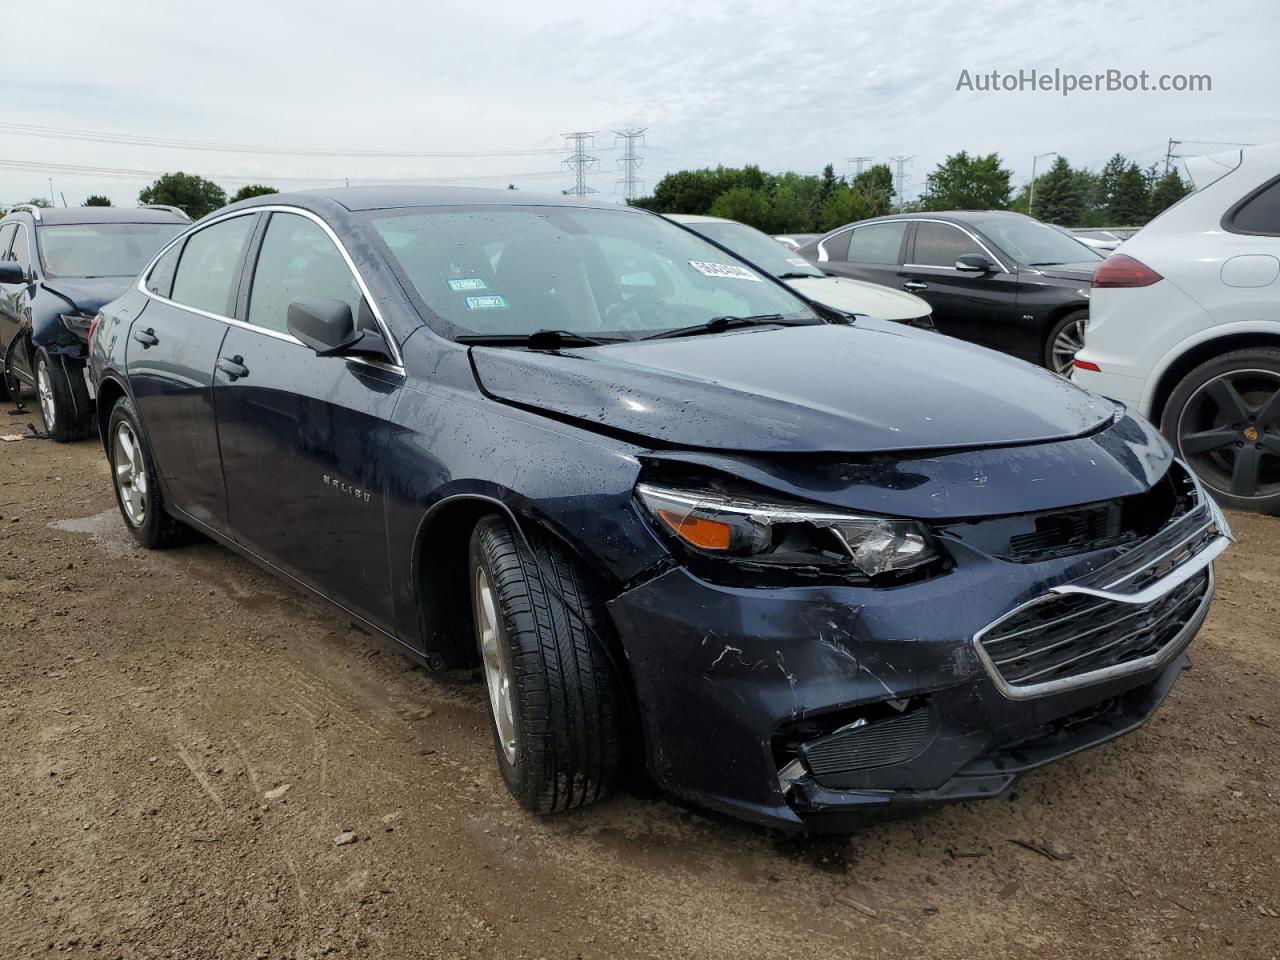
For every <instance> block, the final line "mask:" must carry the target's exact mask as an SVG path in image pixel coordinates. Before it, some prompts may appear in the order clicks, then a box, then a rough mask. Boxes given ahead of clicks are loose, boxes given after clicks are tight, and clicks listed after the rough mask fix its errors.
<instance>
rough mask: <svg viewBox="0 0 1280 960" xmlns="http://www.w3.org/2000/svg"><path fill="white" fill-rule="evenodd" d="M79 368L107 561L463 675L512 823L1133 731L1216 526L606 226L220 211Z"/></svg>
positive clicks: (795, 823) (981, 788)
mask: <svg viewBox="0 0 1280 960" xmlns="http://www.w3.org/2000/svg"><path fill="white" fill-rule="evenodd" d="M91 353H92V365H93V375H94V379H95V382H96V385H97V390H98V396H99V406H98V410H99V419H100V428H101V435H102V438H103V442H104V444H105V448H106V452H107V456H108V457H109V459H110V463H111V472H112V476H113V478H114V482H115V489H116V494H117V497H118V499H119V504H120V509H121V513H122V515H123V517H124V520H125V522H126V524H127V525H128V527H129V529H130V530H131V531H132V533H133V535H134V536H135V537H136V538H137V539H138V540H139V541H140V542H141V543H143V544H144V545H146V546H149V547H161V546H166V545H169V544H172V543H175V542H177V541H179V540H180V539H182V537H183V535H184V533H185V532H186V528H192V529H195V530H198V531H200V532H201V533H204V534H206V535H208V536H209V537H212V538H214V539H215V540H218V541H220V542H222V543H224V544H226V545H227V546H229V547H231V548H233V549H235V550H238V551H240V552H242V553H244V554H245V555H247V556H248V557H250V558H252V559H254V560H255V561H257V562H258V563H260V564H262V565H263V566H265V567H267V568H268V569H269V570H271V571H273V572H275V573H277V574H279V575H280V576H282V577H284V578H286V579H288V580H290V581H291V582H293V583H295V584H297V585H298V586H300V587H302V588H305V589H307V590H310V591H312V592H314V593H316V594H318V595H319V596H321V597H323V598H325V599H327V600H329V601H331V602H332V603H334V604H336V605H338V606H339V607H341V608H342V609H343V610H345V611H347V612H348V613H349V614H350V615H352V616H353V617H355V618H357V619H358V620H359V621H360V622H361V623H362V624H364V625H365V626H366V627H367V628H368V629H370V630H372V631H375V632H377V633H380V634H384V635H385V636H387V637H389V638H391V639H393V640H395V641H396V642H397V643H398V644H399V645H400V646H401V648H402V649H403V650H404V652H405V653H407V654H408V655H409V656H411V657H414V658H416V659H417V660H419V661H421V662H422V663H424V664H425V665H426V666H428V667H429V668H431V669H434V670H444V669H448V668H460V667H474V666H479V668H480V669H481V672H482V673H483V675H484V677H485V680H486V682H487V687H488V698H489V704H490V706H491V708H492V710H491V715H492V728H493V734H494V740H495V744H496V754H497V762H498V765H499V767H500V768H501V771H502V774H503V777H504V778H505V780H506V782H507V784H508V785H509V787H510V788H511V792H512V793H513V795H514V796H515V797H516V798H517V799H518V800H519V802H520V803H521V804H523V805H524V806H525V807H527V808H528V809H530V810H534V811H537V812H541V813H548V812H553V811H559V810H565V809H568V808H571V807H575V806H578V805H581V804H584V803H588V802H591V801H593V800H596V799H598V798H600V797H602V796H603V795H605V794H606V793H608V792H609V790H610V789H611V788H612V787H613V786H614V784H615V783H616V781H617V780H618V777H619V774H620V772H621V771H622V770H623V768H624V767H635V766H638V765H640V764H642V763H643V764H644V765H645V766H646V767H647V770H648V772H649V774H650V775H651V776H652V778H653V779H654V780H656V781H657V782H658V783H659V784H661V785H662V786H663V787H665V788H666V789H668V790H670V791H671V792H673V793H674V794H677V795H679V796H682V797H685V798H687V799H690V800H692V801H694V802H696V803H699V804H702V805H705V806H708V807H712V808H716V809H719V810H723V811H727V812H729V813H732V814H734V815H737V816H741V817H745V818H748V819H751V820H755V821H757V822H761V823H767V824H772V825H777V826H783V827H791V828H814V829H817V828H828V827H843V826H846V825H847V824H849V823H851V822H854V821H855V820H856V819H857V815H860V814H862V813H865V812H868V811H875V810H881V809H884V808H886V807H889V806H891V805H904V804H913V803H920V802H928V801H936V800H949V799H963V798H973V797H984V796H993V795H995V794H997V793H999V792H1001V791H1002V790H1004V789H1005V788H1006V787H1008V786H1009V785H1010V784H1011V783H1012V782H1013V781H1014V779H1015V778H1016V777H1017V776H1018V775H1019V774H1021V773H1022V772H1024V771H1026V770H1028V769H1031V768H1033V767H1036V766H1038V765H1040V764H1043V763H1046V762H1048V761H1050V760H1053V759H1055V758H1058V757H1061V756H1064V755H1066V754H1069V753H1072V752H1075V751H1077V750H1080V749H1083V748H1085V747H1089V746H1092V745H1094V744H1097V743H1100V742H1102V741H1104V740H1107V739H1110V738H1112V737H1115V736H1117V735H1119V734H1121V733H1124V732H1126V731H1128V730H1131V729H1133V728H1134V727H1136V726H1138V725H1139V724H1141V723H1142V722H1143V721H1144V720H1145V719H1146V718H1147V717H1148V716H1149V715H1150V714H1151V713H1152V712H1153V711H1154V710H1155V709H1156V708H1157V706H1158V705H1159V704H1160V702H1161V701H1162V700H1163V699H1164V697H1165V695H1166V694H1167V693H1168V692H1169V689H1170V687H1171V686H1172V685H1173V683H1174V681H1175V679H1176V678H1177V676H1178V674H1179V673H1180V672H1181V670H1182V669H1183V668H1184V667H1185V666H1186V665H1187V662H1188V661H1187V658H1186V649H1187V646H1188V644H1189V643H1190V642H1191V640H1192V637H1193V636H1194V635H1195V633H1196V631H1197V630H1198V629H1199V627H1200V624H1201V623H1202V622H1203V620H1204V618H1205V615H1206V613H1207V611H1208V607H1209V603H1210V600H1211V598H1212V594H1213V567H1212V561H1213V559H1214V557H1216V556H1217V555H1218V554H1219V553H1220V552H1221V551H1222V550H1223V549H1224V547H1225V546H1226V545H1227V542H1228V537H1229V533H1228V531H1227V528H1226V524H1225V522H1224V521H1223V519H1222V517H1221V515H1220V513H1219V512H1218V511H1217V509H1216V508H1215V507H1214V506H1213V504H1212V503H1211V502H1210V501H1209V500H1208V499H1207V498H1206V497H1205V495H1204V492H1203V490H1202V489H1201V488H1200V486H1199V485H1198V484H1197V482H1196V481H1195V479H1194V478H1193V477H1192V476H1191V475H1190V474H1189V473H1188V471H1187V470H1186V469H1185V468H1184V467H1183V466H1182V465H1181V464H1180V463H1178V462H1176V461H1175V460H1174V459H1173V457H1172V455H1171V453H1170V450H1169V447H1168V446H1167V445H1166V444H1165V442H1164V440H1162V439H1161V438H1160V436H1159V435H1158V434H1157V433H1156V431H1155V430H1153V429H1152V428H1151V427H1150V426H1149V425H1148V424H1146V423H1145V422H1143V421H1141V420H1138V419H1135V418H1133V417H1131V416H1128V415H1127V414H1126V412H1125V411H1124V409H1123V408H1121V407H1119V406H1118V405H1116V404H1114V403H1112V402H1110V401H1107V400H1104V399H1101V398H1099V397H1096V396H1093V395H1090V394H1088V393H1085V392H1084V391H1082V390H1080V389H1078V388H1077V387H1075V386H1073V385H1072V384H1071V383H1069V382H1067V381H1065V380H1062V379H1060V378H1058V377H1055V376H1053V375H1051V374H1049V373H1047V372H1044V371H1042V370H1037V369H1035V368H1033V367H1031V366H1029V365H1027V364H1025V363H1023V362H1021V361H1018V360H1014V359H1012V358H1009V357H1006V356H1003V355H1001V354H997V353H994V352H991V351H988V350H985V349H982V348H979V347H975V346H971V345H968V344H965V343H961V342H959V341H955V340H951V339H948V338H946V337H942V336H939V335H937V334H934V333H931V332H927V331H922V330H915V329H911V328H908V327H904V326H902V325H899V324H893V323H881V322H876V321H871V320H865V319H862V318H855V319H852V320H851V319H850V318H849V317H847V316H845V315H836V314H830V313H827V312H825V308H823V307H820V306H818V305H815V304H811V303H809V302H807V301H805V300H803V299H801V298H800V297H799V296H797V295H796V294H795V293H793V292H792V291H790V290H789V289H788V288H787V287H785V286H784V285H782V284H781V283H779V282H777V281H775V280H773V279H772V278H771V277H769V276H768V275H766V274H764V273H763V272H762V271H760V270H757V269H755V268H753V267H752V265H751V264H749V263H746V262H744V261H741V260H738V259H736V258H735V257H734V256H733V255H731V254H730V253H728V252H727V251H725V250H724V249H722V248H720V247H718V246H716V245H714V244H713V243H711V242H709V241H707V240H705V239H703V238H701V237H699V236H697V235H696V234H693V233H691V232H689V231H688V230H685V229H684V228H682V227H680V226H677V225H675V224H673V223H670V222H668V221H666V220H664V219H662V218H660V217H657V216H654V215H652V214H649V213H646V212H644V211H640V210H636V209H630V208H626V207H618V206H614V205H611V204H602V203H589V202H584V201H581V200H578V199H573V198H564V197H534V198H530V197H529V196H528V195H526V194H518V195H513V194H511V193H510V192H508V191H494V192H489V191H477V190H437V189H350V190H334V191H328V192H318V193H298V194H293V195H275V196H270V197H263V198H258V199H255V200H249V201H245V202H244V203H241V204H236V205H234V206H231V207H228V208H225V209H224V210H222V211H219V212H218V213H216V214H213V215H211V216H209V217H207V218H205V219H204V220H202V221H200V222H199V223H197V224H195V225H194V226H193V227H191V228H190V229H188V230H187V231H186V232H185V233H183V234H182V235H181V236H180V237H178V238H177V239H176V240H175V241H173V242H172V243H170V244H169V245H168V246H167V247H166V248H164V249H163V250H162V251H161V252H160V253H159V254H158V255H157V256H156V258H155V259H154V260H153V261H152V262H151V264H150V265H149V266H148V267H147V268H146V270H145V271H144V272H143V274H142V275H141V277H140V278H139V279H138V281H137V283H136V285H135V286H134V287H132V288H131V289H130V290H129V292H128V293H127V294H126V295H125V296H123V297H121V298H120V299H119V300H116V301H115V302H114V303H112V304H110V305H109V306H108V307H106V308H105V309H104V310H103V311H102V313H101V314H100V316H99V318H98V320H97V321H96V323H95V328H94V331H93V335H92V349H91Z"/></svg>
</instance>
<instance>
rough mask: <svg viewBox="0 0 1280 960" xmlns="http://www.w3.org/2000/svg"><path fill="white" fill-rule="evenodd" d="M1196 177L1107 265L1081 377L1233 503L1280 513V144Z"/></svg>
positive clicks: (1238, 155)
mask: <svg viewBox="0 0 1280 960" xmlns="http://www.w3.org/2000/svg"><path fill="white" fill-rule="evenodd" d="M1187 168H1188V171H1189V172H1190V173H1191V179H1192V183H1193V184H1194V186H1195V187H1196V191H1195V192H1194V193H1192V194H1190V195H1189V196H1187V197H1184V198H1183V199H1182V200H1180V201H1179V202H1178V203H1176V204H1174V205H1173V206H1172V207H1170V208H1169V209H1168V210H1166V211H1165V212H1164V213H1162V214H1160V216H1159V217H1157V218H1156V219H1155V220H1153V221H1151V223H1149V224H1147V225H1146V226H1145V227H1143V228H1142V230H1141V232H1139V233H1137V234H1135V235H1134V236H1133V238H1132V239H1130V240H1127V241H1125V244H1124V247H1123V249H1122V250H1121V251H1119V252H1117V253H1113V254H1112V255H1111V256H1110V257H1108V258H1107V259H1106V260H1104V261H1102V263H1101V264H1099V266H1098V269H1097V272H1096V273H1095V274H1094V277H1093V290H1092V296H1091V298H1090V306H1089V323H1088V326H1087V327H1086V329H1085V345H1084V349H1083V350H1081V351H1080V352H1079V353H1078V354H1077V355H1076V359H1075V369H1074V371H1073V373H1072V377H1073V379H1074V380H1075V381H1076V382H1077V383H1079V384H1080V385H1081V386H1082V387H1086V388H1087V389H1089V390H1093V391H1095V392H1097V393H1101V394H1105V395H1106V396H1109V397H1112V398H1114V399H1116V400H1120V401H1122V402H1123V403H1125V404H1128V405H1129V406H1130V407H1132V408H1133V409H1136V410H1138V411H1139V412H1140V413H1142V414H1143V415H1144V416H1146V417H1148V418H1150V419H1151V420H1152V421H1154V422H1156V423H1158V424H1159V425H1160V429H1161V431H1162V432H1163V433H1164V435H1165V436H1166V437H1168V438H1169V441H1170V443H1172V444H1173V445H1174V446H1175V448H1176V449H1177V451H1178V454H1179V455H1180V456H1181V457H1183V458H1184V459H1185V460H1186V461H1187V462H1188V463H1189V464H1190V465H1191V466H1192V467H1193V468H1194V469H1195V471H1196V473H1197V474H1198V475H1199V477H1200V479H1201V480H1203V481H1204V483H1205V484H1206V485H1207V486H1208V487H1209V488H1210V489H1212V490H1213V491H1214V493H1215V495H1216V496H1217V497H1218V499H1219V500H1221V501H1222V502H1223V503H1225V504H1227V505H1228V506H1232V507H1236V508H1239V509H1244V510H1255V511H1259V512H1263V513H1273V514H1280V144H1274V145H1269V146H1261V147H1250V148H1245V149H1244V150H1233V151H1230V152H1228V153H1226V154H1215V155H1213V156H1210V157H1198V158H1194V159H1192V160H1189V161H1188V162H1187Z"/></svg>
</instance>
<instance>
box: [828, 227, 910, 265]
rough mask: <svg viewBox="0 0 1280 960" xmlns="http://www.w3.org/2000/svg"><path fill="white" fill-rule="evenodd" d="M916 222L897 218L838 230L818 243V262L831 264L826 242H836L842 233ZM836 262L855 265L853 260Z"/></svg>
mask: <svg viewBox="0 0 1280 960" xmlns="http://www.w3.org/2000/svg"><path fill="white" fill-rule="evenodd" d="M914 222H915V221H914V220H913V219H912V218H910V217H895V218H894V219H892V220H877V221H876V222H875V224H870V223H863V224H860V225H858V226H853V227H843V228H841V229H839V230H837V231H836V232H835V233H829V234H827V235H826V236H825V237H823V238H822V239H821V240H819V241H818V262H819V263H827V262H829V261H830V260H831V257H830V255H829V254H828V253H827V248H826V242H827V241H828V240H834V239H835V238H836V237H838V236H840V234H842V233H853V231H855V230H858V229H860V228H861V227H870V226H877V225H879V224H882V223H905V224H908V225H910V224H912V223H914ZM899 246H901V241H899ZM836 262H837V263H853V262H854V261H852V260H837V261H836ZM870 266H874V267H891V266H901V264H897V263H893V264H891V263H874V264H870Z"/></svg>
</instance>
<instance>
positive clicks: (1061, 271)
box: [1035, 260, 1102, 282]
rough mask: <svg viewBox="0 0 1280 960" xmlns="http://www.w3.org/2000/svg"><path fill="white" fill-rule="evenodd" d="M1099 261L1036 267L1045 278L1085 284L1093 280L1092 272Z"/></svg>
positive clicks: (1096, 267)
mask: <svg viewBox="0 0 1280 960" xmlns="http://www.w3.org/2000/svg"><path fill="white" fill-rule="evenodd" d="M1101 262H1102V261H1101V260H1086V261H1083V262H1081V263H1055V264H1051V265H1047V266H1043V267H1036V268H1035V269H1036V270H1039V271H1040V272H1041V273H1043V274H1044V275H1045V276H1046V277H1052V278H1053V279H1055V280H1083V281H1085V282H1088V281H1091V280H1093V271H1094V270H1097V269H1098V264H1100V263H1101Z"/></svg>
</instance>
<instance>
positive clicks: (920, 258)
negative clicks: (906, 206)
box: [911, 220, 986, 269]
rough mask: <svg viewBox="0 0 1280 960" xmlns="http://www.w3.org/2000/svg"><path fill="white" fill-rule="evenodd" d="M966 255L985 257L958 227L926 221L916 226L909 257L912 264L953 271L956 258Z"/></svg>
mask: <svg viewBox="0 0 1280 960" xmlns="http://www.w3.org/2000/svg"><path fill="white" fill-rule="evenodd" d="M967 253H976V254H979V255H981V256H986V254H984V253H983V252H982V248H981V247H980V246H978V244H977V243H976V242H975V241H974V239H973V238H972V237H971V236H969V235H968V234H967V233H965V232H964V231H963V230H961V229H959V228H958V227H953V226H951V225H950V224H947V223H933V222H930V221H927V220H926V221H921V222H920V223H919V224H918V225H917V226H916V249H915V253H913V254H912V255H911V259H912V261H913V262H914V263H917V264H919V265H920V266H922V267H950V268H952V269H955V265H956V258H957V257H963V256H964V255H965V254H967Z"/></svg>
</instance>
